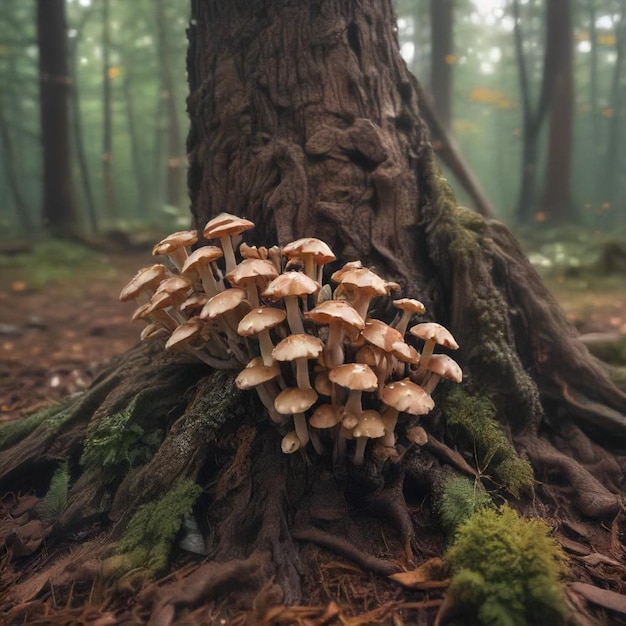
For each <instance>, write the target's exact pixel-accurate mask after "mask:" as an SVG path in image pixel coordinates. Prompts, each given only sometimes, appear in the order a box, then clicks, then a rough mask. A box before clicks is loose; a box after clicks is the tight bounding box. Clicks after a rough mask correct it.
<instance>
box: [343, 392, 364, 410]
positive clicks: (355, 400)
mask: <svg viewBox="0 0 626 626" xmlns="http://www.w3.org/2000/svg"><path fill="white" fill-rule="evenodd" d="M362 393H363V391H362V390H361V389H350V394H349V395H348V401H347V402H346V412H348V413H352V415H356V416H357V417H358V416H359V415H361V413H363V407H362V405H361V396H362Z"/></svg>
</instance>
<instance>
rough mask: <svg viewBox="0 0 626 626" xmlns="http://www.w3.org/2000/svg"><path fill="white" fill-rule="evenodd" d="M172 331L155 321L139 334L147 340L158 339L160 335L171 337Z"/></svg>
mask: <svg viewBox="0 0 626 626" xmlns="http://www.w3.org/2000/svg"><path fill="white" fill-rule="evenodd" d="M169 335H170V331H169V330H168V329H167V328H163V326H160V325H159V324H156V323H155V322H150V323H149V324H148V325H147V326H146V327H145V328H144V329H143V330H142V331H141V335H140V336H139V337H140V339H141V341H147V340H148V339H158V338H159V337H169Z"/></svg>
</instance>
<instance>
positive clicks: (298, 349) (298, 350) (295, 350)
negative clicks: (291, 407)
mask: <svg viewBox="0 0 626 626" xmlns="http://www.w3.org/2000/svg"><path fill="white" fill-rule="evenodd" d="M281 312H283V311H281ZM283 313H284V312H283ZM323 349H324V344H323V343H322V340H321V339H319V338H318V337H314V336H313V335H289V336H288V337H285V339H283V340H282V341H281V342H280V343H279V344H278V345H277V346H276V347H275V348H274V350H272V356H273V357H274V358H275V359H276V360H277V361H295V367H296V380H297V382H298V387H300V389H311V381H310V379H309V368H308V363H307V361H308V359H316V358H317V357H318V356H319V355H320V353H321V352H322V350H323Z"/></svg>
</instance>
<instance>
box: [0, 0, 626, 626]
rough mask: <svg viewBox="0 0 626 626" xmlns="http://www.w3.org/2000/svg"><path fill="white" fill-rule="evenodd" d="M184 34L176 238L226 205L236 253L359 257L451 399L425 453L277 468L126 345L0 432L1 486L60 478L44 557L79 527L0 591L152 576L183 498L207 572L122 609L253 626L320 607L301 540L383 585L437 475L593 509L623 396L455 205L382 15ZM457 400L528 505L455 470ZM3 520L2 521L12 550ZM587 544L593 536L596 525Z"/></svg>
mask: <svg viewBox="0 0 626 626" xmlns="http://www.w3.org/2000/svg"><path fill="white" fill-rule="evenodd" d="M233 33H238V34H239V36H237V37H233V36H232V34H233ZM188 37H189V54H188V75H189V88H190V94H189V99H188V107H189V113H190V122H191V127H190V132H189V136H188V144H187V147H188V152H189V154H190V169H189V188H190V191H191V203H192V204H191V209H192V214H193V219H194V224H195V226H196V227H198V228H202V227H203V225H204V224H205V223H206V221H207V220H208V219H209V218H211V217H213V216H215V215H216V214H218V213H219V212H221V211H222V210H224V209H225V210H228V211H231V212H233V213H245V214H246V215H247V216H248V217H249V218H251V219H253V220H254V221H255V222H256V224H257V227H256V228H255V229H254V230H252V231H248V234H247V235H246V237H245V239H246V241H247V243H248V244H263V245H271V244H279V245H283V244H285V243H287V242H289V241H290V240H293V239H295V238H298V237H302V236H305V235H306V236H309V235H316V236H319V237H321V238H323V239H324V240H326V241H327V242H328V243H329V244H330V245H331V246H332V248H333V249H334V251H335V253H336V254H337V256H338V265H340V264H341V263H342V262H344V261H348V260H353V259H357V258H359V259H361V260H362V262H363V263H364V264H366V265H367V266H372V267H375V268H376V269H377V270H378V271H379V272H380V273H381V274H382V275H384V276H385V277H386V278H387V279H390V280H393V281H396V282H398V283H399V284H400V285H401V287H402V291H403V292H404V293H405V294H406V295H414V296H418V297H420V299H422V300H423V302H424V303H425V304H426V307H427V310H428V312H429V315H430V316H432V317H433V318H434V319H436V320H438V321H439V322H441V323H444V324H445V325H447V326H449V327H450V328H451V330H452V331H453V334H454V335H455V336H456V337H457V339H458V341H459V343H460V344H461V346H462V347H461V349H460V351H459V355H460V356H459V360H460V362H461V363H462V365H463V370H464V374H465V384H464V391H463V393H462V394H461V396H460V398H459V397H458V396H457V399H456V400H455V398H454V396H453V395H452V394H450V392H449V389H446V388H445V387H443V388H442V389H441V390H440V393H439V394H438V398H437V399H438V403H437V404H438V407H439V409H438V410H437V411H433V412H432V413H431V414H430V415H429V416H428V417H427V418H425V419H424V420H423V421H422V424H423V426H424V428H425V429H426V430H427V431H428V438H429V441H430V445H429V446H426V447H424V448H418V447H417V446H416V447H412V448H410V449H409V450H407V452H406V453H405V454H404V456H403V457H402V459H401V460H399V462H398V463H392V462H387V463H377V462H376V460H375V459H372V458H368V462H367V464H366V465H365V466H364V467H363V468H359V467H351V466H350V465H347V466H345V467H344V466H340V467H335V468H334V470H335V474H333V473H332V469H333V468H332V466H331V464H330V460H329V459H328V458H326V457H323V456H313V455H311V457H310V458H309V459H308V460H307V459H306V458H304V457H303V456H300V455H285V454H283V453H282V452H281V450H280V446H279V441H280V437H279V436H278V435H277V433H276V431H275V428H274V426H273V425H272V424H271V423H270V422H269V421H268V420H267V419H262V415H263V413H262V409H261V408H260V407H259V406H258V405H254V404H252V396H250V395H245V394H240V393H239V392H236V391H235V390H234V388H233V386H232V378H233V376H232V375H231V374H229V373H225V372H222V371H217V372H216V371H212V370H211V369H210V368H208V367H206V366H204V365H203V364H201V363H195V362H189V361H188V360H187V359H185V358H184V357H181V356H180V355H176V354H170V353H166V352H164V351H163V350H162V346H161V345H160V344H159V343H158V342H153V343H147V344H143V345H142V346H139V347H137V348H135V349H133V350H132V351H131V352H129V353H128V354H127V355H125V357H124V358H123V359H122V360H121V361H120V362H119V363H117V364H115V365H113V366H112V367H111V368H110V369H109V370H108V371H106V372H104V373H103V374H101V375H100V376H99V377H98V379H97V380H96V381H95V383H94V385H93V387H92V388H91V389H90V390H89V391H88V392H87V393H86V394H85V395H84V396H82V397H80V398H78V399H75V400H73V401H70V402H69V403H68V404H67V405H64V406H62V407H57V409H55V410H53V415H52V417H51V418H50V419H44V418H41V417H37V418H34V419H31V420H30V421H27V422H25V423H24V424H23V425H21V426H20V427H19V428H18V429H17V432H16V431H12V433H11V434H10V436H8V437H6V435H5V437H6V438H5V439H4V447H5V449H4V450H3V455H2V457H1V458H0V480H1V481H3V483H2V484H3V485H4V486H6V485H8V484H10V485H11V489H12V490H14V491H16V492H20V490H21V489H25V488H26V487H29V488H30V489H31V490H32V489H39V490H40V491H41V492H45V491H47V490H48V486H49V485H50V483H51V477H52V475H53V474H55V470H57V471H59V470H58V468H59V467H60V466H59V459H64V460H66V461H67V463H68V465H67V469H66V470H65V475H66V476H67V481H68V484H69V487H68V491H67V493H66V495H67V498H66V499H65V500H61V504H60V507H59V509H58V511H57V512H56V513H55V516H54V519H55V523H54V526H53V527H50V528H48V527H42V528H40V531H41V535H42V540H43V537H45V538H46V549H47V550H48V553H50V552H51V551H58V553H59V554H61V553H62V552H63V550H64V548H65V546H66V545H67V541H68V538H69V537H71V538H74V537H76V536H81V534H80V533H84V532H87V533H90V532H93V531H94V530H97V535H98V537H97V538H94V539H93V541H91V542H89V543H88V544H84V545H82V546H81V550H80V551H78V550H75V551H74V552H73V553H71V554H70V555H69V556H66V557H63V558H62V559H60V560H57V561H54V562H53V565H52V566H49V565H48V563H49V562H46V563H42V562H40V561H37V562H34V561H31V562H30V563H31V565H29V567H31V569H30V570H29V573H31V574H33V573H36V577H31V578H29V577H25V578H24V579H23V580H24V583H23V584H20V585H16V586H15V587H14V588H13V589H12V592H11V593H12V594H13V597H14V598H17V599H18V600H19V601H20V602H26V601H27V600H29V599H30V598H32V597H33V596H35V595H37V594H38V593H40V591H41V590H42V587H45V586H46V585H48V584H54V588H55V592H57V591H58V589H59V585H58V584H57V583H56V581H58V580H59V577H60V579H61V580H65V581H67V580H71V579H74V580H75V579H77V578H78V579H84V578H91V577H93V575H94V572H98V573H100V572H110V573H113V572H117V573H118V574H119V573H120V572H126V571H128V570H129V569H130V570H131V571H133V572H138V571H139V570H138V569H137V568H139V569H140V570H141V571H143V572H145V571H146V570H149V569H150V568H151V567H152V568H157V569H158V568H161V569H163V568H164V567H166V563H167V561H168V557H169V555H170V552H171V550H172V543H171V542H172V540H173V534H172V533H173V532H176V531H177V530H178V528H179V526H180V523H181V521H182V518H183V517H185V516H189V515H190V513H191V512H192V510H194V509H193V504H194V503H195V513H196V514H197V516H198V517H199V518H200V519H201V520H204V523H205V524H206V530H207V532H206V540H207V548H208V553H209V554H210V557H209V558H208V559H207V560H206V562H203V563H202V564H197V563H194V564H190V565H189V567H188V569H187V570H185V571H184V573H182V574H181V575H180V576H181V577H180V579H179V580H176V579H175V578H168V579H167V580H162V581H160V582H159V583H156V586H157V587H158V589H157V590H156V592H155V593H145V594H141V595H140V596H138V597H137V598H136V602H134V603H133V606H134V610H137V611H144V612H151V613H153V619H154V620H155V621H156V622H158V623H172V622H173V621H174V619H175V617H176V613H177V612H180V611H184V610H186V609H187V608H190V609H193V606H195V605H196V604H200V603H207V602H210V601H212V600H215V599H216V598H217V597H219V602H220V603H221V604H220V609H219V610H220V611H224V612H225V613H223V615H224V619H227V620H228V619H230V618H231V617H232V612H233V611H235V610H236V608H237V606H238V604H237V602H236V601H240V602H242V603H243V605H244V606H246V607H252V605H254V610H255V611H257V613H256V614H257V615H258V614H261V615H262V616H263V617H265V616H266V615H268V613H267V612H266V611H265V607H271V606H274V605H276V604H281V603H284V604H294V603H298V602H303V601H304V602H308V601H311V600H312V599H314V598H316V597H319V596H316V595H315V594H316V593H319V584H318V572H319V567H318V566H317V563H318V561H316V556H315V554H318V553H316V552H314V551H313V552H312V551H311V550H310V549H307V548H308V547H310V544H311V543H316V544H320V545H322V546H325V547H326V548H330V549H332V550H335V551H339V552H340V553H341V554H342V555H344V556H348V558H350V559H353V560H355V561H356V562H358V563H359V565H360V566H361V567H362V568H364V569H366V570H371V571H373V572H376V573H377V574H381V575H383V576H387V575H388V574H391V573H394V572H397V571H398V569H399V567H398V566H397V564H396V563H394V562H393V561H394V559H401V558H405V557H403V556H402V555H403V554H405V555H406V553H407V552H408V553H409V555H411V554H412V553H413V550H414V548H415V546H416V542H418V541H420V540H421V537H416V534H415V529H414V525H415V526H417V527H418V528H419V529H420V530H421V529H422V528H424V527H425V526H426V525H427V518H426V517H425V512H424V506H423V502H425V501H429V502H430V501H431V500H429V498H431V497H432V496H433V494H434V493H435V492H436V490H437V486H438V485H440V484H441V481H442V480H443V479H444V477H445V476H446V475H448V474H449V473H451V472H467V473H468V474H469V475H471V476H472V477H473V478H475V479H477V480H480V479H484V480H485V481H486V482H487V483H488V485H489V486H490V488H492V489H494V490H495V491H496V492H497V494H498V497H500V498H503V499H506V500H508V501H510V502H511V503H512V504H513V505H515V506H517V507H518V508H520V509H523V510H528V511H530V510H533V511H540V512H541V514H542V515H545V516H546V517H553V516H556V515H562V516H564V517H566V518H567V519H571V518H574V519H578V518H579V516H580V515H582V516H584V518H585V519H587V520H597V519H611V518H614V517H615V516H616V515H617V513H618V512H619V511H620V510H621V497H622V496H623V488H624V485H623V471H622V469H623V468H622V464H623V458H622V457H620V456H619V455H620V453H621V451H622V450H623V447H624V445H625V444H626V416H625V415H624V414H623V407H624V406H625V405H626V395H625V394H624V393H622V392H620V391H619V390H618V389H617V388H616V387H615V386H614V385H613V384H612V383H611V382H610V381H609V379H608V377H607V374H606V372H605V370H604V369H603V368H602V367H601V366H600V364H599V363H598V362H597V361H595V360H594V359H593V358H592V357H590V355H589V354H588V352H587V351H586V350H585V349H584V347H583V346H582V344H580V342H579V341H578V340H577V339H576V338H575V336H574V334H573V332H572V331H571V328H570V327H569V325H568V323H567V321H566V319H565V317H564V315H563V313H562V312H561V311H560V310H559V308H558V307H557V306H556V305H555V303H554V301H553V299H552V298H551V296H550V295H549V293H547V291H546V290H545V288H544V287H543V285H542V283H541V281H540V280H539V278H538V276H537V274H536V273H535V272H534V270H533V269H532V267H531V266H530V264H529V263H528V261H527V260H526V259H525V257H524V255H523V253H522V252H521V250H520V248H519V246H518V244H517V243H516V242H515V240H514V239H513V238H512V236H511V235H510V233H509V232H508V230H506V228H505V227H503V226H502V225H501V224H500V223H498V222H495V221H492V220H484V219H483V218H482V217H480V216H478V215H476V214H475V213H472V212H470V211H468V210H466V209H462V208H459V207H458V206H457V204H456V202H455V200H454V198H453V196H452V194H451V192H450V190H449V188H448V186H447V183H446V181H445V179H443V178H442V177H441V175H440V173H439V171H438V169H437V167H436V164H435V161H434V156H433V152H432V149H431V146H430V144H429V142H428V136H427V132H426V127H425V124H424V121H423V119H422V118H421V116H420V102H421V101H420V96H419V89H418V85H417V83H416V81H415V79H414V78H413V77H412V75H411V74H410V73H409V72H408V70H407V68H406V65H405V64H404V62H403V60H402V58H401V57H400V54H399V51H398V47H397V42H396V38H395V19H394V14H393V11H392V6H391V3H390V2H388V1H386V2H382V1H380V0H362V1H360V2H354V1H353V0H339V1H337V2H332V3H325V2H324V3H319V2H317V1H316V0H310V1H308V2H299V3H284V2H283V1H282V0H271V1H270V2H268V1H267V0H255V1H250V0H245V1H244V0H235V1H233V2H228V3H224V2H221V1H219V0H194V1H193V2H192V19H191V22H190V24H189V29H188ZM331 269H332V268H331ZM477 403H478V404H477ZM455 405H456V409H455ZM477 406H482V407H485V406H489V407H491V408H489V409H484V408H483V409H482V410H481V411H480V413H481V415H482V414H483V413H485V412H486V413H487V414H488V415H487V418H488V419H489V420H490V424H491V428H494V429H495V430H496V431H497V432H498V433H499V434H500V436H501V437H502V438H505V439H506V440H507V441H508V444H510V445H512V446H514V448H515V449H516V450H517V452H518V453H519V454H521V455H523V457H524V458H525V459H527V460H528V461H529V462H530V463H531V464H532V466H533V468H534V471H535V476H536V478H537V483H536V484H533V488H534V493H532V494H531V492H530V489H531V487H530V485H529V484H528V482H525V481H524V480H523V471H522V470H520V469H519V468H520V464H521V466H523V467H527V465H526V464H525V462H524V461H523V460H522V459H521V458H518V457H517V456H516V455H512V457H511V458H510V461H511V464H512V467H511V464H510V465H509V467H508V470H509V474H508V479H507V473H506V469H507V468H506V467H500V466H498V467H497V468H494V467H492V466H491V465H490V464H487V466H486V467H484V466H482V465H480V466H479V467H477V466H475V465H470V464H469V462H472V463H475V462H477V461H476V442H477V436H475V433H474V431H472V430H471V428H470V429H468V428H467V427H466V428H465V429H463V428H461V429H460V430H457V431H455V430H454V429H453V427H452V424H451V423H450V416H451V415H455V414H456V415H457V416H458V415H459V414H465V415H468V414H469V415H470V416H471V417H472V418H473V417H474V415H475V413H476V411H477V409H476V407H477ZM455 410H456V413H455ZM489 415H491V416H492V417H491V418H490V417H489ZM48 417H49V416H48ZM483 417H484V416H483ZM494 420H495V421H494ZM465 423H466V424H471V423H473V420H472V419H471V418H470V419H469V420H466V422H465ZM0 432H1V431H0ZM6 432H7V431H5V433H6ZM103 441H104V442H105V444H103V445H104V446H105V447H104V448H100V450H101V451H102V450H104V452H105V453H106V454H104V455H103V454H101V453H99V452H98V448H99V446H100V445H101V443H98V442H103ZM106 442H108V443H106ZM508 444H507V445H508ZM107 445H108V446H110V447H106V446H107ZM88 450H91V452H89V453H87V451H88ZM83 451H84V452H85V453H84V454H83ZM111 451H112V455H113V456H110V455H109V452H111ZM120 451H123V453H120ZM468 460H469V461H468ZM129 466H130V468H131V469H130V471H129V469H128V468H129ZM60 469H61V471H62V467H61V468H60ZM520 474H522V476H520ZM511 477H513V478H515V477H517V478H518V479H521V483H520V482H518V487H519V491H517V490H516V488H515V487H512V486H511V485H512V483H511V482H508V480H511ZM198 485H200V487H198ZM507 485H508V488H507ZM524 486H525V489H524V488H523V487H524ZM511 490H512V492H511ZM201 492H202V494H201V495H200V493H201ZM516 493H517V496H520V497H519V499H518V498H516ZM407 497H408V498H409V499H410V498H415V501H417V502H420V506H419V507H411V506H410V501H409V503H407V500H406V498H407ZM142 505H145V506H144V508H141V507H142ZM173 511H176V513H173ZM168 512H169V513H168ZM365 512H367V514H366V513H365ZM29 515H30V514H29ZM366 515H367V516H366ZM369 516H376V517H382V518H384V519H386V520H387V521H388V523H389V524H390V525H391V526H392V528H393V529H395V530H396V531H397V532H396V533H393V532H391V533H389V532H386V533H384V535H385V537H386V538H387V544H386V545H385V544H384V541H383V533H378V532H375V531H374V530H373V529H372V526H371V517H369ZM27 517H28V516H27V515H26V514H25V513H23V514H22V516H21V517H20V518H19V519H20V520H21V522H24V521H26V518H27ZM161 521H162V524H161ZM580 523H581V524H582V522H580ZM590 523H591V522H590ZM616 523H617V522H616ZM19 524H20V522H16V523H15V524H14V525H13V526H12V527H11V529H10V532H13V533H16V536H18V537H19V536H20V535H19V532H20V530H19ZM16 526H17V528H16ZM329 528H330V530H329ZM209 529H210V531H209ZM366 529H367V530H366ZM52 530H54V534H52ZM593 530H594V532H597V533H601V536H602V539H603V541H605V542H606V543H607V544H608V543H610V532H609V531H607V530H603V529H602V527H601V526H600V525H599V524H598V525H595V526H593ZM153 533H154V534H153ZM122 534H123V535H124V536H123V539H122V540H121V542H118V539H119V538H120V535H122ZM91 537H93V535H89V538H91ZM155 537H159V538H161V537H165V539H162V540H161V539H159V542H157V541H156V539H155ZM85 541H89V540H88V539H87V540H85ZM352 542H358V545H353V543H352ZM35 549H37V547H35ZM115 550H117V552H115ZM155 550H156V551H155ZM381 553H382V554H386V555H388V556H389V557H390V558H389V559H382V558H380V557H376V556H374V555H376V554H381ZM142 568H143V569H142ZM312 572H314V574H311V573H312ZM126 580H128V578H126ZM50 581H51V582H50ZM268 581H269V582H268ZM226 593H230V596H231V598H229V602H228V604H227V605H224V604H223V602H224V594H226ZM372 595H373V597H379V596H377V595H376V594H375V593H373V594H372ZM251 596H252V597H254V598H255V599H254V600H252V599H251ZM424 610H426V609H424ZM220 617H221V615H220ZM421 617H423V614H422V616H421Z"/></svg>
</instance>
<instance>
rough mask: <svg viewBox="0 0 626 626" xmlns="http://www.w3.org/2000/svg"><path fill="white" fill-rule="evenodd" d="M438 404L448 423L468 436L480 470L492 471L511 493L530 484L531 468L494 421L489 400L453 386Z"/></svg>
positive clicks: (493, 408)
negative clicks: (440, 405) (441, 402)
mask: <svg viewBox="0 0 626 626" xmlns="http://www.w3.org/2000/svg"><path fill="white" fill-rule="evenodd" d="M442 406H443V410H444V412H445V413H446V416H447V418H448V419H447V421H448V424H449V425H450V426H452V427H453V428H457V429H460V430H462V431H463V432H464V433H466V434H468V435H469V436H470V437H471V439H472V441H473V444H474V449H475V450H476V455H477V458H476V461H477V463H478V469H479V470H480V471H482V472H489V473H490V474H492V475H493V476H494V477H495V478H496V479H497V480H499V481H500V482H501V483H502V484H503V485H504V487H505V488H506V489H507V490H508V491H509V492H510V493H512V494H513V495H514V496H518V495H519V493H520V491H521V490H522V489H524V488H528V487H531V486H532V484H533V480H534V476H533V470H532V467H531V466H530V463H528V461H525V460H524V459H522V458H520V457H519V456H518V455H517V452H516V451H515V448H514V447H513V445H512V444H511V443H510V442H509V440H508V439H507V437H506V435H505V434H504V431H503V430H502V428H501V426H500V425H499V424H498V422H497V421H496V408H495V406H494V405H493V404H492V403H491V401H490V400H489V399H487V398H484V397H477V396H470V395H469V394H468V393H467V392H465V391H463V390H462V389H460V388H457V389H452V390H451V391H450V393H449V394H448V395H447V396H446V398H445V399H444V402H443V405H442Z"/></svg>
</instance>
